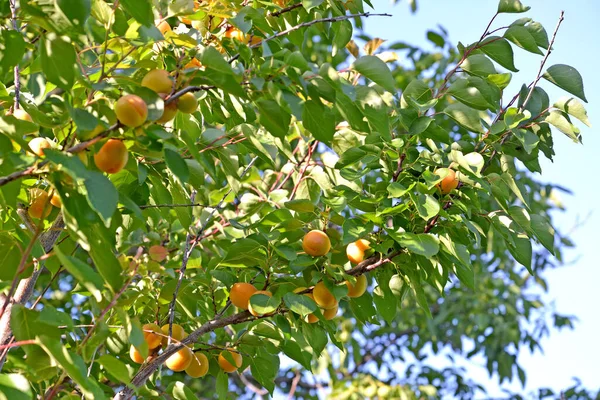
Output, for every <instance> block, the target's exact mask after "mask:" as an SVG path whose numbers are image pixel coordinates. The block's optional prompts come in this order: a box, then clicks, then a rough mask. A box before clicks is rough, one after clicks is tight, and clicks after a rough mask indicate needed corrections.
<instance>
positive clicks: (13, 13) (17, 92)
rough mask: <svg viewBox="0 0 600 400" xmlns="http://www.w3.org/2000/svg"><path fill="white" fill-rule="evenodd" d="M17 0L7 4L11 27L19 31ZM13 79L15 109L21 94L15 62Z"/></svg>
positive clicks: (17, 106) (19, 75)
mask: <svg viewBox="0 0 600 400" xmlns="http://www.w3.org/2000/svg"><path fill="white" fill-rule="evenodd" d="M16 3H17V1H16V0H9V2H8V4H9V6H10V19H11V23H12V28H13V30H14V31H17V32H19V26H18V25H17V4H16ZM13 73H14V75H13V76H14V78H13V79H14V81H15V104H14V105H13V109H14V110H16V109H18V108H19V106H20V105H19V101H20V96H21V79H20V78H21V71H20V68H19V63H18V62H17V65H15V68H14V71H13Z"/></svg>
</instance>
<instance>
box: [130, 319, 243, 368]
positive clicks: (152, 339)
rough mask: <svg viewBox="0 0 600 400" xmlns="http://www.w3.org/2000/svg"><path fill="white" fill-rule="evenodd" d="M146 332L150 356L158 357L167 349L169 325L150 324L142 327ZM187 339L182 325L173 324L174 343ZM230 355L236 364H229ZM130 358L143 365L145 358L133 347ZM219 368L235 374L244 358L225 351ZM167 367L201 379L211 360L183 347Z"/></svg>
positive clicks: (233, 352)
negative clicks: (160, 351)
mask: <svg viewBox="0 0 600 400" xmlns="http://www.w3.org/2000/svg"><path fill="white" fill-rule="evenodd" d="M142 329H143V331H144V340H145V341H146V344H147V345H148V349H149V350H150V356H154V355H156V353H157V352H158V351H159V350H160V349H161V348H163V347H165V348H166V347H167V346H168V343H169V324H165V325H163V327H162V328H161V327H159V326H158V325H157V324H154V323H150V324H145V325H144V326H143V327H142ZM186 337H187V333H186V332H185V330H184V329H183V327H182V326H181V325H178V324H173V326H172V335H171V341H172V342H180V341H181V340H183V339H184V338H186ZM226 352H227V353H229V354H230V357H229V358H230V359H232V360H233V361H234V364H232V363H231V362H229V360H228V358H227V357H226V356H225V353H226ZM129 357H131V360H132V361H133V362H135V363H137V364H143V363H144V361H146V360H145V359H144V357H143V356H142V354H141V353H140V351H139V350H138V349H137V348H136V347H135V346H133V345H131V347H130V348H129ZM218 362H219V366H220V367H221V369H223V371H225V372H234V371H235V370H237V369H238V368H240V367H241V366H242V356H241V354H239V353H238V352H236V351H235V350H233V349H227V350H223V351H222V352H221V353H220V354H219V358H218ZM165 366H166V367H167V368H169V369H170V370H171V371H174V372H182V371H185V373H186V374H187V375H189V376H190V377H192V378H201V377H203V376H204V375H206V373H207V372H208V367H209V360H208V357H207V356H206V354H204V353H202V352H199V351H197V352H193V351H192V349H190V348H189V347H188V346H183V347H182V348H181V349H180V350H178V351H177V352H175V353H174V354H173V355H171V356H170V357H169V358H167V359H166V361H165Z"/></svg>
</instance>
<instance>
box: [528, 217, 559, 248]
mask: <svg viewBox="0 0 600 400" xmlns="http://www.w3.org/2000/svg"><path fill="white" fill-rule="evenodd" d="M531 230H532V231H533V234H534V235H535V237H536V238H537V239H538V240H539V241H540V243H541V244H542V246H544V247H545V248H546V249H548V251H549V252H550V253H552V254H554V228H553V227H552V225H550V222H549V221H548V219H547V218H545V217H544V216H542V215H538V214H532V215H531Z"/></svg>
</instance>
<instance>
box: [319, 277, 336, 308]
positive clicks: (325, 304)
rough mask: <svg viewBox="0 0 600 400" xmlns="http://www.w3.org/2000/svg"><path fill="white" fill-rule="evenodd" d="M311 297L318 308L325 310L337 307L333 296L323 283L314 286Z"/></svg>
mask: <svg viewBox="0 0 600 400" xmlns="http://www.w3.org/2000/svg"><path fill="white" fill-rule="evenodd" d="M313 296H314V300H315V303H317V304H318V305H319V307H321V308H324V309H326V310H328V309H330V308H334V307H335V306H337V305H338V302H337V300H336V299H335V296H334V295H333V293H331V292H330V291H329V289H327V286H325V283H323V281H321V282H319V283H317V284H316V285H315V287H314V289H313Z"/></svg>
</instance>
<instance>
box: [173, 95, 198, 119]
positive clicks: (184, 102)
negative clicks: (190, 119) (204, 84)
mask: <svg viewBox="0 0 600 400" xmlns="http://www.w3.org/2000/svg"><path fill="white" fill-rule="evenodd" d="M177 108H178V109H179V111H181V112H182V113H186V114H191V113H193V112H194V111H196V110H197V109H198V100H196V96H194V94H193V93H186V94H184V95H183V96H181V97H180V98H179V101H178V102H177Z"/></svg>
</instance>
